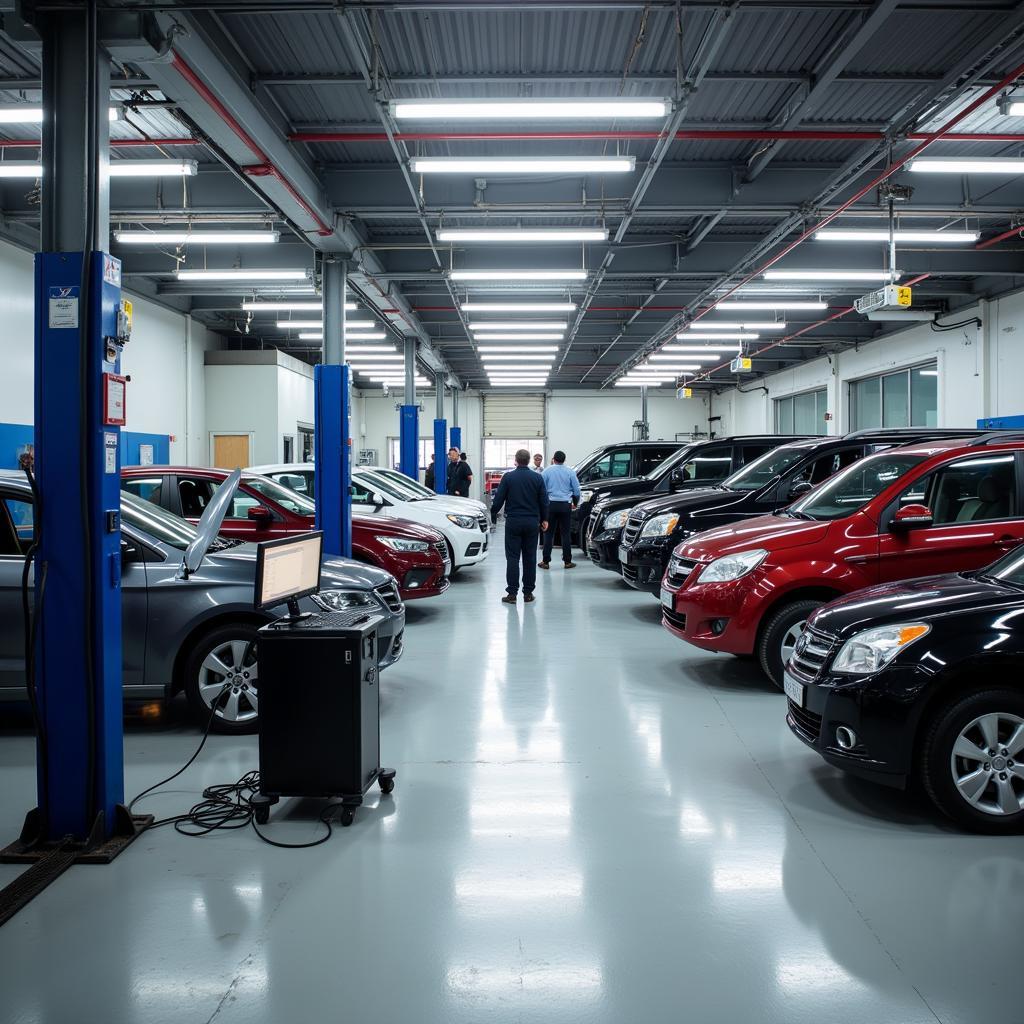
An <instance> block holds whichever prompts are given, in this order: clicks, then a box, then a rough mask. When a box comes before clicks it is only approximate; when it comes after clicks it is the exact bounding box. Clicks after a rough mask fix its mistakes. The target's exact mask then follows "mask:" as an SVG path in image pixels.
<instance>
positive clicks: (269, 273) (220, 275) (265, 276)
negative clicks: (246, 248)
mask: <svg viewBox="0 0 1024 1024" xmlns="http://www.w3.org/2000/svg"><path fill="white" fill-rule="evenodd" d="M0 166H3V165H2V164H0ZM174 273H175V277H177V279H178V280H179V281H242V282H248V281H306V280H308V279H309V271H308V270H245V269H242V268H240V267H234V268H232V269H231V270H206V269H203V270H184V269H183V270H176V271H175V272H174Z"/></svg>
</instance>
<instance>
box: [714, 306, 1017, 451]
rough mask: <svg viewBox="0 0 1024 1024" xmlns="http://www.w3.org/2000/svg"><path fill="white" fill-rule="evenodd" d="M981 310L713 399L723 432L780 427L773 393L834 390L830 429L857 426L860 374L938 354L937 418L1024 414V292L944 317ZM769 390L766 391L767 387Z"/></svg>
mask: <svg viewBox="0 0 1024 1024" xmlns="http://www.w3.org/2000/svg"><path fill="white" fill-rule="evenodd" d="M972 317H980V318H981V320H982V327H981V328H977V327H975V326H968V327H966V328H962V329H958V330H954V331H943V332H936V331H934V330H932V329H931V327H930V326H929V325H928V324H919V325H916V326H914V327H911V328H908V329H906V330H904V331H899V332H898V333H895V334H891V335H889V336H887V337H885V338H882V339H880V340H878V341H874V342H870V343H869V344H866V345H862V346H860V347H859V348H858V349H849V350H846V351H843V352H840V353H837V354H834V355H832V356H830V357H823V358H819V359H812V360H809V361H808V362H806V363H802V364H800V365H798V366H795V367H791V368H790V369H787V370H783V371H781V372H779V373H774V374H771V375H770V376H768V377H765V378H763V379H761V380H756V381H751V383H750V384H746V385H742V386H741V387H742V393H741V392H740V391H738V390H736V389H731V390H729V391H727V392H725V393H723V394H721V395H718V396H715V397H713V399H712V415H720V416H721V417H722V421H721V424H720V427H719V433H723V434H740V433H754V432H762V431H769V432H770V431H772V430H773V429H774V405H773V403H774V400H775V399H777V398H785V397H786V396H788V395H793V394H798V393H800V392H802V391H810V390H814V389H815V388H820V387H823V386H824V387H826V388H827V389H828V409H829V412H831V414H832V420H831V422H830V423H829V424H828V432H829V433H832V434H836V433H844V432H845V431H847V430H849V429H851V426H850V423H851V416H850V402H849V390H850V389H849V384H850V382H851V381H854V380H857V379H859V378H861V377H868V376H871V375H873V374H877V373H885V372H887V371H890V370H896V369H901V368H904V367H908V366H912V365H914V364H916V363H921V362H927V361H929V360H932V359H934V360H935V361H936V362H937V364H938V373H939V376H938V425H939V426H942V427H974V426H976V425H977V421H978V420H979V419H982V418H985V417H994V416H1010V415H1021V414H1024V389H1022V388H1021V386H1020V385H1021V380H1022V379H1024V292H1017V293H1014V294H1013V295H1007V296H1004V297H1003V298H1001V299H994V300H992V301H991V302H982V303H980V304H979V305H978V306H975V307H972V308H969V309H965V310H961V311H958V312H957V313H955V314H952V315H951V316H949V317H943V318H942V319H943V320H944V321H946V322H950V323H953V322H958V321H962V320H969V319H971V318H972ZM766 392H767V393H766Z"/></svg>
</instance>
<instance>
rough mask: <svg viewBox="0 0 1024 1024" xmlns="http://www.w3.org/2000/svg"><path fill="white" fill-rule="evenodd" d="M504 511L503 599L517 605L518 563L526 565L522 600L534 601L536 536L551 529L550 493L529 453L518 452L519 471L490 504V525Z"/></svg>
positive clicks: (510, 475)
mask: <svg viewBox="0 0 1024 1024" xmlns="http://www.w3.org/2000/svg"><path fill="white" fill-rule="evenodd" d="M502 508H504V509H505V589H506V590H507V591H508V593H507V594H506V595H505V596H504V597H503V598H502V599H501V600H502V601H503V602H504V603H505V604H515V603H516V596H517V595H518V593H519V563H520V561H522V563H523V600H524V601H526V603H527V604H529V603H530V602H531V601H532V600H533V589H534V587H535V586H536V584H537V561H536V559H537V537H538V534H539V532H540V531H541V530H546V529H547V528H548V493H547V489H546V488H545V487H544V480H543V478H542V477H541V475H540V473H534V472H532V471H531V469H530V453H529V452H528V451H527V450H526V449H525V448H520V449H519V451H517V452H516V468H515V469H513V470H511V471H509V472H508V473H506V474H505V475H504V476H503V477H502V478H501V483H500V484H498V489H497V490H496V491H495V492H494V498H493V500H492V501H491V522H492V523H496V522H497V521H498V513H499V512H500V511H501V510H502Z"/></svg>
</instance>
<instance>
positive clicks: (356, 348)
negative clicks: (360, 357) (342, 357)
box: [345, 345, 395, 353]
mask: <svg viewBox="0 0 1024 1024" xmlns="http://www.w3.org/2000/svg"><path fill="white" fill-rule="evenodd" d="M345 351H346V352H349V353H353V352H359V353H363V352H394V351H395V346H394V345H347V346H346V347H345Z"/></svg>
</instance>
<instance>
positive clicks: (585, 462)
mask: <svg viewBox="0 0 1024 1024" xmlns="http://www.w3.org/2000/svg"><path fill="white" fill-rule="evenodd" d="M604 450H605V449H604V448H603V447H602V448H595V449H594V450H593V451H592V452H591V453H590V454H589V455H586V456H584V457H583V458H582V459H580V461H579V462H577V463H576V465H575V466H573V467H572V468H573V472H574V473H582V472H583V468H584V467H585V466H589V465H590V464H591V463H592V462H595V461H596V460H597V457H598V456H599V455H600V454H601V453H602V452H603V451H604Z"/></svg>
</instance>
